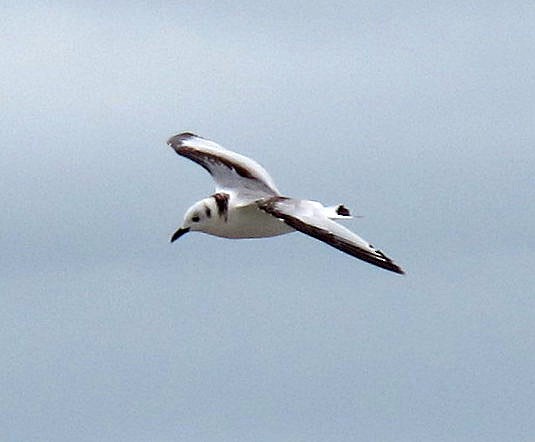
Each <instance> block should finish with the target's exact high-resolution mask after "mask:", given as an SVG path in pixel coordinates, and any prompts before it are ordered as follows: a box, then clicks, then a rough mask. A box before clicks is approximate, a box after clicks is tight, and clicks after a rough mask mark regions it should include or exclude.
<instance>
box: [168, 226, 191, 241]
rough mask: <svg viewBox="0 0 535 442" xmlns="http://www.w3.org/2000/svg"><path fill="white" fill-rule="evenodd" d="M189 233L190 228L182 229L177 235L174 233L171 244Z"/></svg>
mask: <svg viewBox="0 0 535 442" xmlns="http://www.w3.org/2000/svg"><path fill="white" fill-rule="evenodd" d="M188 232H189V227H186V228H182V227H181V228H180V229H178V230H177V231H176V232H175V233H173V236H172V237H171V242H175V241H176V240H177V239H178V238H180V237H181V236H182V235H184V234H185V233H188Z"/></svg>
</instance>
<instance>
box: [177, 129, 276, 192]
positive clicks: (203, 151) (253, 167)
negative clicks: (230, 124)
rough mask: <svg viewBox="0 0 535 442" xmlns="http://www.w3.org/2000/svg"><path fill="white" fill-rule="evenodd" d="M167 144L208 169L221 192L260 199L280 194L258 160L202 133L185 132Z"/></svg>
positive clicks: (218, 190)
mask: <svg viewBox="0 0 535 442" xmlns="http://www.w3.org/2000/svg"><path fill="white" fill-rule="evenodd" d="M167 144H169V146H171V147H172V148H173V149H174V151H175V152H176V153H177V154H179V155H181V156H183V157H186V158H188V159H190V160H192V161H194V162H195V163H197V164H199V165H200V166H202V167H203V168H204V169H206V170H207V171H208V172H209V173H210V175H212V177H213V179H214V181H215V183H216V191H217V192H221V191H223V192H229V191H230V192H232V193H234V194H237V195H241V196H242V197H245V196H249V197H250V198H253V199H257V198H263V197H266V196H276V195H280V193H279V191H278V190H277V187H276V186H275V183H274V182H273V179H272V178H271V177H270V176H269V174H268V173H267V172H266V170H265V169H264V168H263V167H262V166H261V165H260V164H258V163H257V162H256V161H254V160H252V159H250V158H247V157H245V156H243V155H240V154H237V153H235V152H232V151H230V150H227V149H225V148H223V147H221V146H220V145H219V144H217V143H215V142H213V141H211V140H207V139H206V138H202V137H200V136H198V135H195V134H192V133H189V132H184V133H181V134H178V135H175V136H173V137H171V138H170V139H169V140H168V141H167Z"/></svg>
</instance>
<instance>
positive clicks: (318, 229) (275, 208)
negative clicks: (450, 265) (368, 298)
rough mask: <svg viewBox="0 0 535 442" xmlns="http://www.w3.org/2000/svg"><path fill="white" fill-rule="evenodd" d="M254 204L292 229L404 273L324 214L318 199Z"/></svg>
mask: <svg viewBox="0 0 535 442" xmlns="http://www.w3.org/2000/svg"><path fill="white" fill-rule="evenodd" d="M258 207H260V209H262V210H264V211H265V212H267V213H269V214H271V215H273V216H275V217H277V218H280V219H282V220H283V221H284V222H285V223H286V224H288V225H289V226H291V227H293V228H294V229H295V230H299V231H300V232H303V233H306V234H307V235H310V236H312V237H314V238H316V239H319V240H320V241H323V242H325V243H327V244H329V245H330V246H332V247H335V248H337V249H338V250H341V251H342V252H345V253H348V254H349V255H351V256H354V257H355V258H359V259H362V260H363V261H366V262H369V263H370V264H374V265H376V266H379V267H382V268H383V269H387V270H390V271H392V272H396V273H401V274H403V273H405V272H404V271H403V269H402V268H401V267H399V266H398V265H397V264H396V263H394V261H392V260H391V259H390V258H389V257H388V256H386V255H385V254H384V253H383V252H381V251H380V250H378V249H376V248H375V247H373V246H372V245H371V244H369V243H368V242H367V241H365V240H364V239H362V238H361V237H360V236H358V235H356V234H355V233H353V232H351V231H350V230H348V229H346V228H345V227H343V226H341V225H340V224H338V223H336V222H334V221H332V220H330V219H329V218H328V217H327V211H326V209H325V207H323V206H322V205H321V204H320V203H317V202H315V201H307V200H296V199H292V198H286V197H280V196H277V197H273V198H269V199H267V200H263V201H259V202H258Z"/></svg>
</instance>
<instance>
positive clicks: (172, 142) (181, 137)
mask: <svg viewBox="0 0 535 442" xmlns="http://www.w3.org/2000/svg"><path fill="white" fill-rule="evenodd" d="M190 138H202V137H200V136H199V135H196V134H194V133H193V132H182V133H180V134H177V135H173V136H172V137H171V138H169V139H168V140H167V144H168V145H169V146H171V147H180V146H182V145H183V144H184V141H186V140H188V139H190Z"/></svg>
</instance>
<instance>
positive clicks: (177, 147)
mask: <svg viewBox="0 0 535 442" xmlns="http://www.w3.org/2000/svg"><path fill="white" fill-rule="evenodd" d="M190 138H200V139H203V138H202V137H200V136H199V135H195V134H192V133H191V132H184V133H181V134H178V135H175V136H173V137H171V138H169V140H167V144H168V145H169V146H171V147H172V148H173V150H174V151H175V152H176V153H177V154H179V155H181V156H183V157H185V158H188V159H190V160H191V161H194V162H195V163H197V164H198V165H199V166H202V167H203V168H204V169H206V170H207V171H208V173H209V174H210V175H212V174H213V173H212V171H211V170H210V163H214V164H217V163H219V164H222V165H223V166H225V167H227V168H229V169H230V170H235V171H236V173H237V174H238V175H240V176H242V177H244V178H250V179H256V177H255V176H253V175H252V174H251V173H250V172H249V170H247V169H246V168H244V167H241V166H240V165H239V164H236V163H233V162H231V161H228V160H227V159H226V158H222V157H221V156H217V155H214V154H210V153H208V152H202V151H200V150H198V149H195V148H194V147H191V146H187V145H185V141H186V140H189V139H190ZM207 141H209V140H207Z"/></svg>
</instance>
